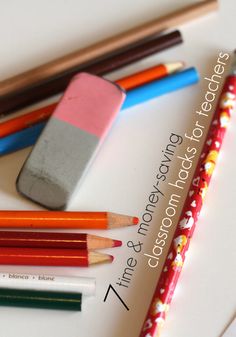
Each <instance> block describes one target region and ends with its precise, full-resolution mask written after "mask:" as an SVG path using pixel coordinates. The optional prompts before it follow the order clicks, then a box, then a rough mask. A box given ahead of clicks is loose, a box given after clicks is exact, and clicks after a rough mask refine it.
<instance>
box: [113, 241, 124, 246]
mask: <svg viewBox="0 0 236 337" xmlns="http://www.w3.org/2000/svg"><path fill="white" fill-rule="evenodd" d="M120 246H122V241H120V240H113V247H120Z"/></svg>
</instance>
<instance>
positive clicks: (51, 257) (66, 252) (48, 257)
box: [0, 247, 113, 267]
mask: <svg viewBox="0 0 236 337" xmlns="http://www.w3.org/2000/svg"><path fill="white" fill-rule="evenodd" d="M112 261H113V256H111V255H107V254H102V253H97V252H88V251H87V250H80V249H49V248H48V249H46V248H45V249H43V248H8V247H7V248H6V247H1V249H0V265H1V264H4V265H5V264H9V265H28V266H63V267H89V266H90V265H93V264H98V263H105V262H112Z"/></svg>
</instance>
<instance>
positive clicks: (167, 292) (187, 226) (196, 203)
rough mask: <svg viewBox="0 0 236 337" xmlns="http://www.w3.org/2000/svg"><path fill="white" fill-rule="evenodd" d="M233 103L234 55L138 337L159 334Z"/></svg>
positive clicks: (235, 89)
mask: <svg viewBox="0 0 236 337" xmlns="http://www.w3.org/2000/svg"><path fill="white" fill-rule="evenodd" d="M235 102H236V57H235V63H234V64H233V66H232V70H231V72H230V75H229V76H227V78H226V81H225V84H224V87H223V90H222V93H221V96H220V99H219V102H218V105H217V107H216V111H215V113H214V116H213V118H212V122H211V126H210V128H209V131H208V135H207V137H206V140H205V143H204V146H203V149H202V152H201V155H200V157H199V161H198V165H197V168H196V170H195V173H194V178H193V180H192V183H191V185H190V188H189V193H188V196H187V199H186V201H185V204H184V207H183V211H182V213H181V216H180V221H179V223H178V226H177V229H176V232H175V234H174V237H173V240H172V243H171V246H170V249H169V251H168V254H167V258H166V261H165V264H164V266H163V269H162V273H161V276H160V278H159V281H158V283H157V286H156V289H155V292H154V295H153V298H152V301H151V304H150V307H149V310H148V313H147V316H146V319H145V322H144V325H143V327H142V331H141V333H140V335H139V337H147V336H148V337H154V336H155V337H156V336H159V335H160V331H161V328H162V325H163V323H164V320H165V318H166V313H167V311H168V308H169V304H170V302H171V300H172V296H173V293H174V290H175V287H176V284H177V281H178V278H179V275H180V272H181V270H182V266H183V263H184V260H185V254H186V252H187V250H188V247H189V243H190V239H191V237H192V235H193V232H194V229H195V226H196V222H197V219H198V216H199V213H200V211H201V208H202V205H203V202H204V197H205V194H206V191H207V188H208V185H209V183H210V180H211V176H212V173H213V171H214V169H215V165H216V160H217V157H218V154H219V151H220V148H221V145H222V141H223V138H224V135H225V131H226V127H227V125H228V122H229V119H230V115H231V112H232V110H233V108H234V106H235Z"/></svg>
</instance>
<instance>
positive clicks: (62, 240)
mask: <svg viewBox="0 0 236 337" xmlns="http://www.w3.org/2000/svg"><path fill="white" fill-rule="evenodd" d="M121 244H122V242H121V241H119V240H112V239H109V238H103V237H100V236H97V235H91V234H84V233H63V232H62V233H55V232H53V233H51V232H15V231H0V247H24V248H67V249H86V250H96V249H103V248H112V247H119V246H121Z"/></svg>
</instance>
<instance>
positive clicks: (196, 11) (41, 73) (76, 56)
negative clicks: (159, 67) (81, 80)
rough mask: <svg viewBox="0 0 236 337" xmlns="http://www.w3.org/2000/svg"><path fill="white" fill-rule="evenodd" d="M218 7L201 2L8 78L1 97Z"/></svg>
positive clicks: (209, 1) (0, 86)
mask: <svg viewBox="0 0 236 337" xmlns="http://www.w3.org/2000/svg"><path fill="white" fill-rule="evenodd" d="M216 8H217V1H216V0H206V1H201V2H198V3H196V4H191V5H189V6H186V7H184V8H181V9H179V10H177V11H175V12H172V13H170V14H167V15H165V16H162V17H160V18H157V19H155V20H152V21H150V22H147V23H145V24H142V25H140V26H138V27H135V28H132V29H130V30H128V31H126V32H123V33H120V34H118V35H116V36H113V37H110V38H107V39H105V40H103V41H100V42H97V43H95V44H93V45H91V46H89V47H86V48H83V49H80V50H78V51H75V52H73V53H71V54H68V55H66V56H63V57H60V58H58V59H56V60H54V61H51V62H49V63H46V64H44V65H42V66H39V67H37V68H34V69H31V70H29V71H26V72H24V73H22V74H20V75H17V76H14V77H11V78H9V79H6V80H4V81H2V82H1V83H0V95H6V94H9V93H10V92H14V91H17V90H19V89H21V88H23V87H28V86H31V85H35V84H37V83H39V82H40V81H43V80H45V79H48V78H50V77H52V76H56V75H58V74H60V73H62V72H64V71H66V70H67V69H71V68H73V67H76V66H78V65H79V64H86V63H88V62H91V61H94V60H95V59H97V58H99V57H104V56H105V55H111V53H113V52H114V51H116V50H121V49H122V48H125V47H127V46H129V45H131V44H134V43H136V42H138V41H140V40H142V39H146V38H149V37H151V36H154V35H155V34H157V33H159V32H161V31H163V30H165V29H168V28H172V27H175V26H177V25H179V24H183V23H184V22H187V21H190V20H192V19H195V18H197V17H199V16H201V15H204V14H206V13H208V12H210V11H212V10H215V9H216Z"/></svg>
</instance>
